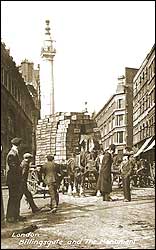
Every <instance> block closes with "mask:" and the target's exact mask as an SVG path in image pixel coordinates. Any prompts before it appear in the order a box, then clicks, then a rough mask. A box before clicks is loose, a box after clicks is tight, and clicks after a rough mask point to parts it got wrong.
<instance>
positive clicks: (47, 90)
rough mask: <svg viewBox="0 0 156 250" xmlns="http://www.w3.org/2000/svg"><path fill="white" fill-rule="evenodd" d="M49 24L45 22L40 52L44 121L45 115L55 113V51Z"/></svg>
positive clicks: (42, 116)
mask: <svg viewBox="0 0 156 250" xmlns="http://www.w3.org/2000/svg"><path fill="white" fill-rule="evenodd" d="M49 23H50V22H49V20H46V28H45V39H44V43H43V47H42V50H41V62H40V91H41V119H44V118H45V116H46V115H52V114H54V112H55V107H54V103H55V101H54V76H53V60H54V56H55V53H56V50H55V49H54V47H53V40H52V38H51V33H50V27H49Z"/></svg>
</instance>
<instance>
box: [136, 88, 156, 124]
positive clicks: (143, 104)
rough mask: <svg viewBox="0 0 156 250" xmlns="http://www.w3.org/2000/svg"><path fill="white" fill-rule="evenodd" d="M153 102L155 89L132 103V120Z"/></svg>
mask: <svg viewBox="0 0 156 250" xmlns="http://www.w3.org/2000/svg"><path fill="white" fill-rule="evenodd" d="M154 104H155V89H153V90H152V91H151V93H150V94H149V95H148V94H147V95H146V96H144V98H143V99H142V100H140V102H136V103H135V104H134V120H136V119H137V118H138V117H139V116H140V115H141V114H143V113H144V112H145V111H146V110H148V109H149V108H150V107H152V106H153V105H154Z"/></svg>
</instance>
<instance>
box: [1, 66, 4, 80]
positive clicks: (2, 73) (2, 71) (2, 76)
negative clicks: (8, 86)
mask: <svg viewBox="0 0 156 250" xmlns="http://www.w3.org/2000/svg"><path fill="white" fill-rule="evenodd" d="M1 83H2V84H4V68H3V67H1Z"/></svg>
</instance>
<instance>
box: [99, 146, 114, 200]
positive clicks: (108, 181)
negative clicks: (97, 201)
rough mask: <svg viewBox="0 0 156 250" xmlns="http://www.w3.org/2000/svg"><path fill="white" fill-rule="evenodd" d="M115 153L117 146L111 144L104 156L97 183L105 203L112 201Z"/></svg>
mask: <svg viewBox="0 0 156 250" xmlns="http://www.w3.org/2000/svg"><path fill="white" fill-rule="evenodd" d="M114 152H115V145H114V144H111V145H110V146H109V150H108V151H107V152H106V153H105V154H104V156H103V159H102V165H101V169H100V172H99V177H98V181H97V190H100V192H101V194H102V196H103V201H110V200H111V198H110V196H109V195H110V193H111V192H112V178H111V166H112V163H113V156H114Z"/></svg>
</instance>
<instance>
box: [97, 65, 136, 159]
mask: <svg viewBox="0 0 156 250" xmlns="http://www.w3.org/2000/svg"><path fill="white" fill-rule="evenodd" d="M136 72H137V69H133V68H127V67H126V68H125V75H124V76H121V77H119V78H118V84H117V89H116V93H115V94H114V95H113V96H111V97H110V99H109V100H108V101H107V103H106V104H105V105H104V107H103V108H102V109H101V110H100V111H99V112H98V113H97V114H96V116H95V120H96V122H97V126H98V128H99V129H100V132H101V140H102V145H103V149H104V150H106V149H108V147H109V145H110V144H112V143H113V144H115V145H116V153H119V154H122V153H123V151H124V149H125V147H132V146H133V102H132V95H133V78H134V76H135V74H136Z"/></svg>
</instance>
